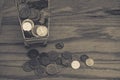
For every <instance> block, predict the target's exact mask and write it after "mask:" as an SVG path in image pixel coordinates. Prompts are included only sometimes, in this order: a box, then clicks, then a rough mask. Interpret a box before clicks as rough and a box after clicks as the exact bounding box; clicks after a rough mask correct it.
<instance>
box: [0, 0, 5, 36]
mask: <svg viewBox="0 0 120 80" xmlns="http://www.w3.org/2000/svg"><path fill="white" fill-rule="evenodd" d="M3 6H4V0H1V1H0V34H1V31H2V18H3V11H2V10H3Z"/></svg>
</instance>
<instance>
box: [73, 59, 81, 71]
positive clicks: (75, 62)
mask: <svg viewBox="0 0 120 80" xmlns="http://www.w3.org/2000/svg"><path fill="white" fill-rule="evenodd" d="M71 67H72V68H73V69H79V68H80V62H79V61H77V60H74V61H72V63H71Z"/></svg>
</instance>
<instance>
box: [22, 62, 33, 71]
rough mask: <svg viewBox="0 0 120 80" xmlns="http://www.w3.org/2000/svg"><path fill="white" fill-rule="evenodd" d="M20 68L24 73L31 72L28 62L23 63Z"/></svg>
mask: <svg viewBox="0 0 120 80" xmlns="http://www.w3.org/2000/svg"><path fill="white" fill-rule="evenodd" d="M22 68H23V70H24V71H25V72H30V71H32V68H31V67H30V64H29V62H26V63H24V64H23V66H22Z"/></svg>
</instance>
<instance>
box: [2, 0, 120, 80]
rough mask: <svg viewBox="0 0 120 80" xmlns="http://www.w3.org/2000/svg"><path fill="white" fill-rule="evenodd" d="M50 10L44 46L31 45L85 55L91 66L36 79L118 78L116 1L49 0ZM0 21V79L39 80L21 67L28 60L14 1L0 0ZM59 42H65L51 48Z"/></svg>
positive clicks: (119, 15)
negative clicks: (47, 36)
mask: <svg viewBox="0 0 120 80" xmlns="http://www.w3.org/2000/svg"><path fill="white" fill-rule="evenodd" d="M2 1H3V2H4V3H2ZM3 4H4V7H2V5H3ZM1 8H2V10H1ZM50 11H51V15H50V37H49V41H48V46H47V47H45V48H43V47H39V46H34V47H32V48H36V49H37V50H39V51H40V52H49V51H57V52H64V51H70V52H72V53H73V54H76V55H82V54H87V55H89V56H90V57H91V58H93V59H94V60H95V65H94V66H92V67H86V66H85V65H84V64H81V68H80V69H79V70H73V69H71V68H65V69H64V70H62V71H61V73H60V76H59V77H47V78H42V79H40V80H120V0H50ZM1 12H2V13H3V15H2V16H1ZM1 19H2V20H1ZM0 23H1V24H2V26H0V27H2V28H0V29H1V31H2V32H1V34H0V80H39V78H37V76H35V75H34V73H33V72H25V71H23V70H22V68H21V66H22V65H23V63H24V62H25V61H27V60H29V59H28V58H27V56H26V52H27V51H28V50H29V49H26V48H25V47H24V44H23V37H22V33H21V30H20V25H19V22H18V18H17V10H16V7H15V2H14V0H0ZM59 41H62V42H64V45H65V46H64V48H63V49H61V50H57V49H56V48H55V44H56V43H57V42H59Z"/></svg>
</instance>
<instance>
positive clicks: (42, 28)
mask: <svg viewBox="0 0 120 80" xmlns="http://www.w3.org/2000/svg"><path fill="white" fill-rule="evenodd" d="M36 33H37V35H39V36H41V37H44V36H46V35H47V34H48V29H47V27H46V26H39V27H37V30H36Z"/></svg>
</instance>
